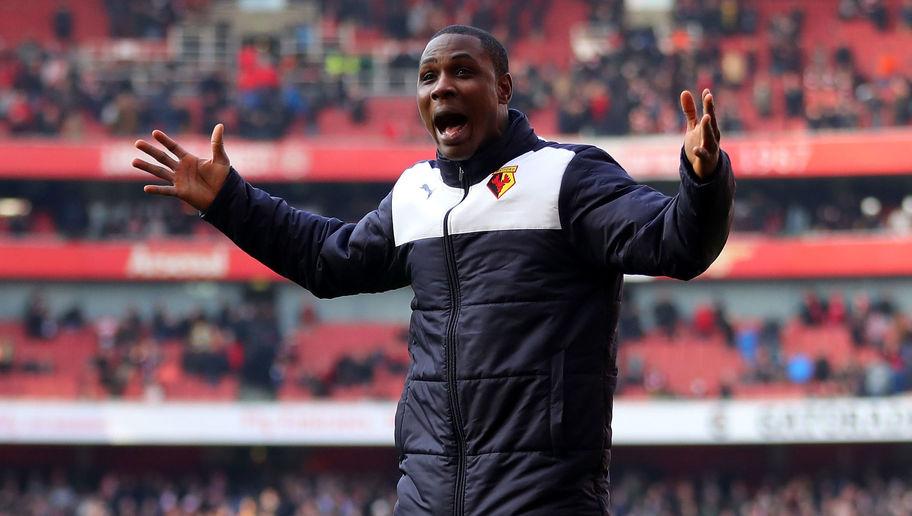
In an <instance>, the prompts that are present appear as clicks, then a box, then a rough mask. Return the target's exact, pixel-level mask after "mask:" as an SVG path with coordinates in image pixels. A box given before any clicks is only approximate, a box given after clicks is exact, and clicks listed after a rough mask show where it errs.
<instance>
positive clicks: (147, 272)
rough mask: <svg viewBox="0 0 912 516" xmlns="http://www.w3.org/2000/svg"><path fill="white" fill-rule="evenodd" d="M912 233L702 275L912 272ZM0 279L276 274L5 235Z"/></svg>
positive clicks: (820, 241)
mask: <svg viewBox="0 0 912 516" xmlns="http://www.w3.org/2000/svg"><path fill="white" fill-rule="evenodd" d="M909 256H912V237H890V236H877V235H860V236H851V235H846V236H828V237H819V238H802V239H772V238H746V237H734V238H732V239H731V240H730V241H729V243H728V244H727V245H726V247H725V250H724V251H723V252H722V255H721V256H720V257H719V258H718V259H717V260H716V262H715V263H714V264H713V265H712V267H710V269H709V270H708V271H707V272H706V273H705V274H703V276H702V278H703V279H768V278H835V277H862V276H864V277H872V276H879V277H890V276H910V275H912V260H909ZM0 279H7V280H8V279H36V280H63V281H82V280H86V281H169V280H221V281H247V280H269V281H273V280H278V279H280V277H279V276H278V275H276V274H275V273H273V272H271V271H270V270H269V269H267V268H266V267H265V266H263V265H261V264H260V263H258V262H257V261H256V260H254V259H253V258H251V257H250V256H248V255H247V254H246V253H244V252H243V251H241V250H239V249H238V248H236V247H235V246H234V244H232V243H231V242H229V241H228V240H227V239H221V238H219V239H216V240H209V241H205V242H199V241H162V242H137V243H122V242H118V243H104V242H97V243H88V242H82V243H68V242H62V241H38V242H36V241H22V240H7V241H3V240H0Z"/></svg>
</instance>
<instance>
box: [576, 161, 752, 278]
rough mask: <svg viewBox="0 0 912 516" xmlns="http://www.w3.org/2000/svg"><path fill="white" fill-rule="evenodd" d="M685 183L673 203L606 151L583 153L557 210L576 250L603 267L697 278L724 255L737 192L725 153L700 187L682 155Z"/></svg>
mask: <svg viewBox="0 0 912 516" xmlns="http://www.w3.org/2000/svg"><path fill="white" fill-rule="evenodd" d="M680 175H681V184H680V187H679V189H678V193H677V195H675V196H673V197H668V196H666V195H663V194H662V193H660V192H657V191H656V190H654V189H652V188H650V187H648V186H646V185H641V184H638V183H636V182H635V181H634V180H633V179H631V177H630V176H629V175H628V174H627V172H625V171H624V169H623V168H621V166H620V165H618V163H617V162H615V161H614V160H613V159H612V158H611V157H610V156H609V155H608V154H606V153H605V152H604V151H602V150H600V149H598V148H595V147H587V148H585V149H583V150H581V151H579V152H578V153H577V155H576V157H575V158H574V159H573V160H572V161H571V162H570V164H569V165H568V167H567V170H566V171H565V173H564V178H563V182H562V184H561V193H560V200H559V209H560V216H561V224H562V227H563V228H564V229H565V230H566V231H567V233H568V237H569V239H570V241H571V243H572V245H573V246H574V247H575V248H577V250H578V251H579V252H581V253H582V254H583V255H584V256H587V257H589V258H591V259H592V260H593V261H595V262H596V263H597V264H601V265H604V266H607V267H611V268H613V269H615V270H617V271H619V272H623V273H627V274H646V275H651V276H669V277H673V278H678V279H691V278H694V277H696V276H698V275H699V274H701V273H702V272H703V271H705V270H706V269H707V268H708V267H709V266H710V264H712V262H713V260H715V259H716V257H717V256H719V253H720V252H722V247H723V246H724V245H725V241H726V239H727V238H728V233H729V229H730V227H731V217H732V199H733V196H734V191H735V182H734V176H733V174H732V169H731V161H730V160H729V158H728V155H727V154H725V152H722V153H721V155H720V158H719V166H718V168H717V169H716V172H715V174H714V175H713V177H712V178H711V179H710V180H709V181H706V182H700V181H699V179H698V178H697V177H696V175H695V174H694V172H693V169H692V168H691V166H690V163H689V162H688V161H687V159H686V157H685V156H684V153H683V150H682V152H681V163H680Z"/></svg>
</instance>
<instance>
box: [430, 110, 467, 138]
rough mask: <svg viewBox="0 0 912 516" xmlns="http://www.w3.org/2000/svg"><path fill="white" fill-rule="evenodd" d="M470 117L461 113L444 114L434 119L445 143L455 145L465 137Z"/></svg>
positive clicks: (435, 126)
mask: <svg viewBox="0 0 912 516" xmlns="http://www.w3.org/2000/svg"><path fill="white" fill-rule="evenodd" d="M468 124H469V117H467V116H465V115H463V114H461V113H442V114H440V115H437V116H435V117H434V128H435V129H437V134H438V135H439V136H440V139H441V140H443V141H444V142H445V143H455V142H456V141H458V140H460V139H461V138H462V136H464V135H465V133H466V131H465V129H466V126H467V125H468Z"/></svg>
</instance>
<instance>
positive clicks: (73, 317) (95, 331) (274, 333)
mask: <svg viewBox="0 0 912 516" xmlns="http://www.w3.org/2000/svg"><path fill="white" fill-rule="evenodd" d="M22 321H23V328H24V334H25V336H26V338H28V339H29V340H30V341H31V342H30V343H27V344H25V345H40V344H39V343H40V341H50V340H53V339H54V338H56V337H57V336H58V334H59V333H61V332H64V333H65V332H71V331H79V330H82V329H88V330H90V332H91V334H92V335H93V336H94V339H95V341H96V342H95V346H94V348H95V349H94V352H93V353H92V354H91V355H90V356H89V357H87V359H88V360H89V362H90V363H88V364H85V365H86V366H87V367H88V368H89V370H91V371H93V372H94V375H95V381H97V383H98V384H99V385H101V386H102V388H103V389H104V390H105V392H106V394H107V395H109V396H112V397H121V396H123V395H124V394H125V393H126V391H127V389H128V387H129V386H130V385H131V384H132V383H136V384H138V385H139V386H140V387H141V389H142V392H141V393H135V394H134V395H137V394H139V395H141V396H143V397H144V398H146V399H153V400H154V399H161V398H162V397H165V396H167V395H168V392H166V391H168V389H169V388H172V387H174V384H175V383H178V382H180V381H182V380H181V377H182V376H183V375H188V376H193V377H196V378H198V379H200V380H202V381H205V382H208V383H209V384H211V385H217V384H219V383H220V382H221V381H222V380H223V379H224V378H226V377H229V376H231V377H234V378H236V379H237V380H238V384H239V385H238V389H239V391H238V393H237V396H238V397H239V398H241V399H273V398H274V397H275V395H276V391H277V389H278V387H279V386H280V384H281V381H282V377H281V362H282V360H283V359H285V358H286V357H285V354H286V352H287V348H286V347H285V345H284V339H283V336H282V334H281V332H280V330H279V324H278V321H277V319H276V315H275V307H274V305H273V303H272V302H270V301H267V300H262V299H260V300H251V301H246V302H243V303H240V304H231V305H229V304H226V305H224V306H223V307H222V308H221V310H219V311H218V312H217V313H215V314H207V313H206V312H205V311H204V310H202V309H196V310H193V311H192V312H190V313H189V314H187V315H186V316H182V317H177V316H174V315H172V314H171V313H170V312H169V311H168V310H167V308H166V307H165V306H163V305H157V306H156V307H155V309H154V312H153V314H152V316H151V317H149V318H144V317H142V316H141V315H140V313H139V311H138V310H137V309H136V308H135V307H127V308H126V309H125V310H124V313H123V314H121V315H120V316H114V315H107V316H103V317H99V318H96V319H94V320H93V319H89V318H87V317H86V316H85V315H84V314H83V311H82V309H81V307H80V306H79V305H73V306H72V307H70V308H68V309H67V310H65V311H63V312H62V313H60V314H54V313H52V312H51V310H50V308H49V306H48V303H47V300H46V299H45V297H44V295H43V294H42V293H41V292H38V291H36V292H34V293H33V294H32V296H31V297H30V298H29V300H28V303H27V304H26V307H25V309H24V312H23V317H22ZM10 345H11V346H12V344H10ZM173 346H177V347H178V352H177V353H175V355H176V356H177V357H179V358H178V359H177V361H175V362H169V361H168V360H167V357H166V355H167V353H166V350H167V349H168V348H169V347H173ZM59 366H60V364H54V363H53V362H46V363H39V364H38V366H35V365H32V366H30V367H27V366H26V364H18V363H17V362H16V354H15V347H14V346H12V349H11V352H10V353H9V367H8V368H7V372H9V371H12V370H14V369H15V368H17V367H18V368H19V369H21V370H22V371H25V372H33V373H37V374H48V375H52V374H55V372H56V369H57V368H58V367H59ZM178 368H179V369H180V371H177V369H178ZM56 374H60V373H56Z"/></svg>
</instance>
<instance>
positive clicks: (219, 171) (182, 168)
mask: <svg viewBox="0 0 912 516" xmlns="http://www.w3.org/2000/svg"><path fill="white" fill-rule="evenodd" d="M224 132H225V126H223V125H222V124H218V125H216V126H215V128H214V129H213V130H212V138H211V141H212V158H211V159H201V158H199V157H197V156H195V155H193V154H191V153H189V152H187V151H186V150H184V148H183V147H181V146H180V145H179V144H178V143H177V142H175V141H174V140H172V139H171V138H170V137H169V136H168V135H167V134H165V133H163V132H161V131H158V130H155V131H152V137H153V138H155V140H157V141H158V142H159V143H161V144H162V145H163V146H164V147H165V148H166V149H168V150H169V151H171V154H173V155H174V156H173V157H172V156H171V154H168V153H167V152H165V151H163V150H162V149H160V148H158V147H157V146H155V145H153V144H151V143H149V142H147V141H145V140H137V141H136V143H135V145H136V148H137V149H139V150H141V151H143V152H145V153H146V154H148V155H149V156H152V157H153V158H154V159H155V161H157V162H159V163H161V164H162V165H164V166H159V165H156V164H154V163H149V162H147V161H144V160H141V159H138V158H137V159H134V160H133V166H134V167H136V168H138V169H140V170H144V171H146V172H148V173H150V174H152V175H153V176H155V177H157V178H159V179H162V180H164V181H166V182H167V183H168V184H167V185H146V186H144V187H143V191H144V192H146V193H150V194H155V195H167V196H170V197H177V198H178V199H181V200H182V201H184V202H186V203H187V204H189V205H190V206H193V207H194V208H196V209H198V210H200V211H205V210H206V209H208V208H209V205H210V204H212V201H213V200H214V199H215V196H216V194H218V192H219V190H220V189H221V188H222V185H223V184H224V183H225V178H226V177H228V171H229V169H230V166H231V162H230V161H229V160H228V155H227V154H226V153H225V145H224V143H223V141H222V137H223V134H224ZM175 158H176V159H175Z"/></svg>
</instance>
